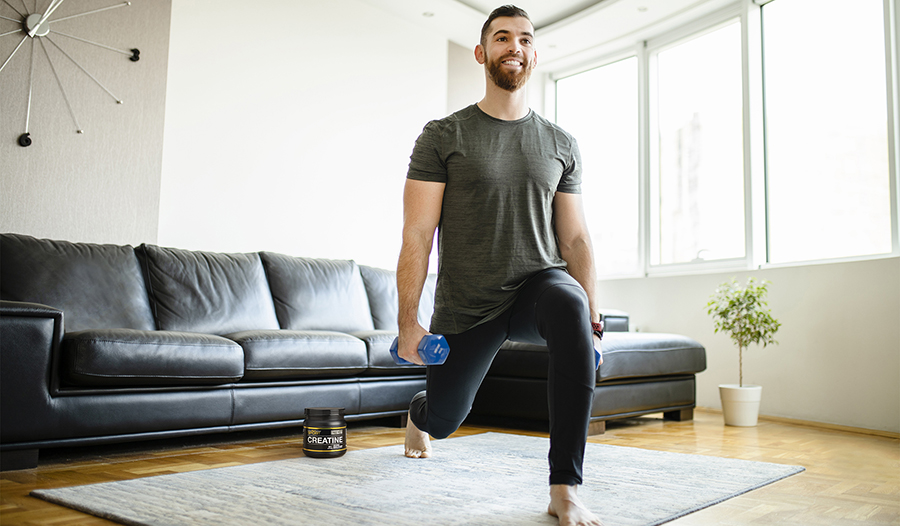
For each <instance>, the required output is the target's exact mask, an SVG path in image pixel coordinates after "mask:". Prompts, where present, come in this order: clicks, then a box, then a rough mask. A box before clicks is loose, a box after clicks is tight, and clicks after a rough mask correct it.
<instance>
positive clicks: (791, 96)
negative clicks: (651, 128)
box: [762, 0, 892, 262]
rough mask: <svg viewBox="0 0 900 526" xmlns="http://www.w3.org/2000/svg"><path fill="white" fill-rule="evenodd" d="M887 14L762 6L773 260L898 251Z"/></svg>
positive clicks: (874, 6) (788, 4)
mask: <svg viewBox="0 0 900 526" xmlns="http://www.w3.org/2000/svg"><path fill="white" fill-rule="evenodd" d="M883 9H884V6H883V3H882V0H855V1H854V2H853V7H852V8H848V7H847V3H846V2H845V1H842V0H791V1H785V0H776V1H774V2H771V3H769V4H767V5H765V6H764V7H763V8H762V17H763V18H762V20H763V57H764V69H765V116H766V143H767V144H766V155H767V159H766V164H767V193H768V196H767V204H768V240H769V247H768V248H769V261H770V262H789V261H803V260H812V259H826V258H837V257H848V256H860V255H870V254H881V253H889V252H891V249H892V247H891V199H890V168H889V161H888V112H887V93H886V86H887V82H886V78H885V53H884V49H885V43H884V14H883V13H884V12H883Z"/></svg>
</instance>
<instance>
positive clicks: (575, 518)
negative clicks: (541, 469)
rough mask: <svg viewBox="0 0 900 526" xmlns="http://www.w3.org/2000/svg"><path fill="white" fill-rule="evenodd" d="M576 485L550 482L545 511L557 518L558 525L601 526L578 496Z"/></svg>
mask: <svg viewBox="0 0 900 526" xmlns="http://www.w3.org/2000/svg"><path fill="white" fill-rule="evenodd" d="M577 490H578V487H577V486H567V485H565V484H552V485H551V486H550V506H549V507H548V508H547V513H549V514H550V515H553V516H554V517H556V518H558V519H559V526H603V523H602V522H600V519H598V518H597V516H596V515H594V514H593V513H591V512H590V510H588V509H587V508H585V507H584V504H582V503H581V500H580V499H579V498H578V494H577Z"/></svg>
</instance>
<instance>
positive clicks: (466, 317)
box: [407, 104, 581, 334]
mask: <svg viewBox="0 0 900 526" xmlns="http://www.w3.org/2000/svg"><path fill="white" fill-rule="evenodd" d="M407 177H408V178H409V179H416V180H420V181H435V182H441V183H446V186H445V188H444V199H443V207H442V209H441V219H440V224H439V227H438V278H437V289H436V291H435V302H434V315H433V317H432V319H431V329H430V330H431V331H432V332H434V333H439V334H458V333H460V332H463V331H466V330H468V329H470V328H472V327H474V326H476V325H478V324H480V323H484V322H486V321H489V320H491V319H494V318H496V317H497V316H499V315H500V314H501V313H502V312H503V311H504V310H505V309H506V308H507V307H508V306H509V305H510V304H511V303H512V301H513V300H514V299H515V294H516V292H517V290H518V289H519V287H520V286H521V285H522V284H523V283H524V282H525V280H527V279H528V278H529V277H531V276H533V275H534V274H535V273H537V272H540V271H542V270H545V269H548V268H565V266H566V262H565V261H564V260H563V259H562V257H561V256H560V252H559V245H558V244H557V240H556V232H555V229H554V225H553V197H554V195H555V194H556V192H566V193H580V192H581V156H580V154H579V151H578V145H577V144H576V142H575V139H574V138H573V137H572V136H571V135H569V134H568V133H566V132H565V131H563V130H562V129H561V128H560V127H558V126H557V125H555V124H553V123H552V122H550V121H548V120H547V119H544V118H543V117H541V116H539V115H537V114H536V113H534V112H533V111H532V112H529V114H528V115H527V116H526V117H525V118H523V119H519V120H517V121H504V120H500V119H495V118H493V117H491V116H489V115H487V114H486V113H484V112H483V111H481V109H480V108H478V106H477V105H474V104H473V105H472V106H469V107H467V108H465V109H462V110H460V111H458V112H456V113H454V114H452V115H450V116H448V117H446V118H444V119H441V120H436V121H432V122H429V123H428V124H427V125H426V126H425V129H424V130H423V131H422V134H421V135H420V136H419V138H418V140H417V141H416V145H415V148H414V149H413V153H412V156H411V157H410V163H409V172H408V174H407Z"/></svg>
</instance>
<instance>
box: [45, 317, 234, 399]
mask: <svg viewBox="0 0 900 526" xmlns="http://www.w3.org/2000/svg"><path fill="white" fill-rule="evenodd" d="M60 369H61V371H60V372H61V378H62V379H63V382H64V383H65V384H66V385H74V386H80V387H135V386H166V385H185V386H191V385H217V384H228V383H233V382H236V381H238V380H239V379H240V378H241V377H242V376H243V374H244V353H243V351H242V350H241V347H240V346H239V345H238V344H236V343H234V342H233V341H230V340H227V339H225V338H221V337H218V336H213V335H207V334H195V333H185V332H169V331H139V330H132V329H102V330H87V331H78V332H71V333H67V334H66V336H65V338H64V339H63V343H62V348H61V360H60Z"/></svg>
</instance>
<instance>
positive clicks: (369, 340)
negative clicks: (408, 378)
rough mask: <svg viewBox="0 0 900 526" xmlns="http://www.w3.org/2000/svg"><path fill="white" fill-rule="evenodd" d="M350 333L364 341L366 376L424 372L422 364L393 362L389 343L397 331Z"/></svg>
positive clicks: (419, 373) (392, 340)
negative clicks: (366, 360) (366, 361)
mask: <svg viewBox="0 0 900 526" xmlns="http://www.w3.org/2000/svg"><path fill="white" fill-rule="evenodd" d="M352 334H353V336H356V337H357V338H359V339H360V340H362V341H364V342H365V343H366V352H367V353H368V356H369V368H368V370H366V373H365V374H366V376H383V375H391V376H393V375H398V374H418V375H421V374H425V366H424V365H415V364H404V365H397V364H396V363H394V359H393V358H391V344H392V343H393V342H394V338H396V337H397V331H379V330H375V331H359V332H354V333H352Z"/></svg>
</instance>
